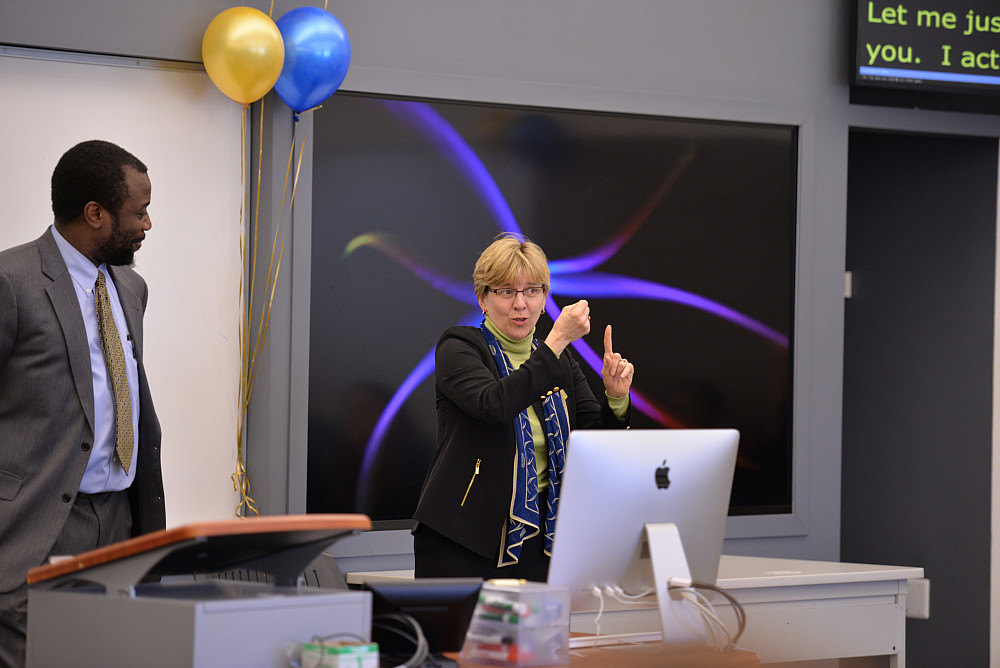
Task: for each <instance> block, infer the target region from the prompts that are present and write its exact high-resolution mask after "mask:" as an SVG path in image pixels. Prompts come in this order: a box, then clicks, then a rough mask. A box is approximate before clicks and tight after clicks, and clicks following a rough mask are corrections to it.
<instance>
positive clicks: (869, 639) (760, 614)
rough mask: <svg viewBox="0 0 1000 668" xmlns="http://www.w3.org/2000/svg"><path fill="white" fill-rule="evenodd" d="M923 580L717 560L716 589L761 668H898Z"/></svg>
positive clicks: (891, 572)
mask: <svg viewBox="0 0 1000 668" xmlns="http://www.w3.org/2000/svg"><path fill="white" fill-rule="evenodd" d="M923 575H924V571H923V569H922V568H911V567H905V566H880V565H873V564H847V563H839V562H829V561H801V560H795V559H776V558H769V557H743V556H733V555H723V556H722V559H721V561H720V562H719V578H718V585H719V586H720V587H723V588H725V589H727V590H728V591H729V592H730V593H731V594H732V595H733V596H735V597H736V599H737V600H739V601H740V603H741V604H742V605H743V607H744V609H745V610H746V613H747V628H746V630H745V631H744V633H743V637H742V638H740V643H739V644H740V646H741V647H745V648H746V649H748V650H750V651H752V652H754V653H756V654H757V656H759V657H760V661H761V663H765V664H766V663H780V662H801V661H812V660H821V659H838V658H851V657H883V658H884V661H885V665H888V666H890V668H903V666H904V665H905V661H906V591H907V581H908V580H911V579H916V578H922V577H923ZM369 576H381V577H413V571H383V572H380V573H350V574H348V576H347V578H348V582H349V583H353V584H360V583H361V582H363V581H364V580H365V579H366V578H367V577H369ZM713 603H714V604H715V605H716V607H717V610H718V612H719V615H720V616H721V617H722V618H723V620H725V621H726V622H727V624H730V625H734V624H735V619H734V615H733V613H732V611H731V608H729V606H728V604H727V603H726V602H725V600H724V599H723V598H722V597H716V598H715V599H713ZM593 618H594V613H573V616H572V620H571V622H570V627H571V630H573V631H574V632H580V633H594V631H595V628H594V624H593ZM601 620H602V621H601V632H602V633H635V634H637V635H636V639H638V640H654V639H655V638H656V636H657V635H658V633H659V623H660V621H659V616H658V613H657V611H656V608H655V604H651V606H650V607H648V608H646V607H629V608H625V607H624V606H621V607H618V608H617V609H613V610H608V609H605V612H604V614H603V616H602V618H601Z"/></svg>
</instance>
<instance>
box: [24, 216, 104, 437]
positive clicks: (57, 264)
mask: <svg viewBox="0 0 1000 668" xmlns="http://www.w3.org/2000/svg"><path fill="white" fill-rule="evenodd" d="M38 252H39V255H40V256H41V260H42V273H43V274H45V275H46V276H47V277H48V278H49V279H51V280H52V283H51V285H49V286H48V287H47V288H46V289H45V291H46V292H47V293H48V295H49V301H51V302H52V308H53V310H55V313H56V318H58V320H59V325H60V327H61V328H62V332H63V337H64V339H65V344H66V351H67V354H68V355H69V366H70V370H71V371H72V373H73V382H74V384H75V385H76V392H77V394H79V395H80V403H81V404H82V405H83V412H84V413H85V414H86V416H87V422H88V424H89V425H90V429H91V432H93V431H94V386H93V376H92V372H91V369H90V348H89V346H88V345H87V330H86V328H85V327H84V324H83V314H82V313H81V312H80V301H79V300H78V299H77V296H76V290H75V289H74V288H73V279H72V277H71V276H70V275H69V270H68V269H66V263H65V262H64V261H63V259H62V255H61V254H60V253H59V247H58V246H57V245H56V241H55V239H54V238H53V237H52V232H51V230H46V231H45V234H43V235H42V236H41V238H40V239H39V240H38Z"/></svg>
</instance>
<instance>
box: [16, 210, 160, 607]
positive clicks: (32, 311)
mask: <svg viewBox="0 0 1000 668" xmlns="http://www.w3.org/2000/svg"><path fill="white" fill-rule="evenodd" d="M110 274H111V277H112V280H114V282H115V287H116V288H117V290H118V296H119V299H120V300H121V304H122V310H123V311H124V313H125V320H126V322H127V323H128V329H129V332H130V334H131V336H132V340H133V342H134V350H135V355H136V358H137V361H138V367H139V441H138V447H137V455H136V456H137V459H136V467H137V468H136V476H135V482H134V483H133V484H132V486H131V488H130V489H129V500H130V504H131V507H132V518H133V519H132V535H138V534H140V533H148V532H150V531H155V530H157V529H162V528H164V526H165V521H166V514H165V511H164V503H163V480H162V474H161V471H160V424H159V422H158V420H157V419H156V413H155V411H154V410H153V401H152V397H151V396H150V393H149V386H148V384H147V382H146V371H145V367H144V366H143V362H142V360H143V356H142V351H143V346H142V341H143V338H142V318H143V313H144V311H145V308H146V296H147V291H146V283H145V281H143V279H142V278H141V277H140V276H139V275H138V274H136V273H135V272H134V271H133V270H131V269H129V268H126V267H112V268H111V269H110ZM93 443H94V391H93V384H92V379H91V368H90V352H89V348H88V344H87V336H86V330H85V327H84V322H83V315H82V313H81V311H80V304H79V301H78V299H77V296H76V292H75V290H74V287H73V280H72V278H71V277H70V274H69V271H68V270H67V269H66V264H65V262H64V261H63V259H62V256H61V255H60V253H59V248H58V247H57V246H56V242H55V239H54V238H53V236H52V232H51V230H47V231H46V232H45V234H43V235H42V236H41V237H40V238H38V239H37V240H35V241H32V242H30V243H27V244H24V245H22V246H17V247H15V248H11V249H8V250H6V251H3V252H2V253H0V592H6V591H11V590H13V589H15V588H16V587H18V586H19V585H21V584H23V583H24V582H25V580H26V578H27V572H28V570H30V569H31V568H33V567H35V566H38V565H40V564H42V563H44V561H45V559H46V558H47V556H48V554H49V551H50V550H51V549H52V546H53V544H54V543H55V540H56V537H57V536H58V535H59V532H60V531H61V530H62V527H63V525H64V524H65V522H66V518H67V517H68V515H69V511H70V508H71V507H72V505H73V501H74V499H75V498H76V495H77V493H78V492H79V489H80V481H81V479H82V478H83V473H84V470H85V469H86V466H87V461H88V459H89V457H90V451H91V449H92V447H93Z"/></svg>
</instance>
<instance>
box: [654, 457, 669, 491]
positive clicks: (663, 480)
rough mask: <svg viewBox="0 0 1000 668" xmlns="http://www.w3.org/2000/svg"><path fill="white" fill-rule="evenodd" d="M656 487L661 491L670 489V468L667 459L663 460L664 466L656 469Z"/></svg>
mask: <svg viewBox="0 0 1000 668" xmlns="http://www.w3.org/2000/svg"><path fill="white" fill-rule="evenodd" d="M656 486H657V487H658V488H659V489H666V488H667V487H670V467H669V466H667V460H666V459H664V460H663V466H660V467H657V469H656Z"/></svg>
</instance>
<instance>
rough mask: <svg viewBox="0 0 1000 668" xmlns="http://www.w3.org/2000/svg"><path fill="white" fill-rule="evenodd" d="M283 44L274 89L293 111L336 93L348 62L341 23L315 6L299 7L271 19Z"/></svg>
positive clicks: (349, 54) (302, 109)
mask: <svg viewBox="0 0 1000 668" xmlns="http://www.w3.org/2000/svg"><path fill="white" fill-rule="evenodd" d="M275 24H276V25H277V26H278V30H279V31H280V32H281V39H282V40H283V41H284V43H285V63H284V66H283V67H282V68H281V75H280V76H279V77H278V81H277V82H276V83H275V84H274V92H275V93H277V94H278V97H280V98H281V99H282V100H283V101H284V103H285V104H287V105H288V106H289V107H291V109H292V111H294V112H295V113H296V114H298V113H301V112H303V111H305V110H307V109H312V108H313V107H315V106H317V105H319V104H320V103H322V102H323V100H325V99H326V98H328V97H330V96H331V95H333V94H334V92H336V90H337V88H339V87H340V84H341V83H343V81H344V77H345V76H347V67H348V65H349V64H350V61H351V43H350V42H349V41H348V39H347V31H346V30H344V26H343V25H342V24H341V23H340V21H338V20H337V17H335V16H334V15H333V14H331V13H330V12H328V11H326V10H325V9H320V8H319V7H299V8H297V9H293V10H291V11H289V12H287V13H286V14H285V15H284V16H282V17H281V18H279V19H278V20H277V21H275Z"/></svg>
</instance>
